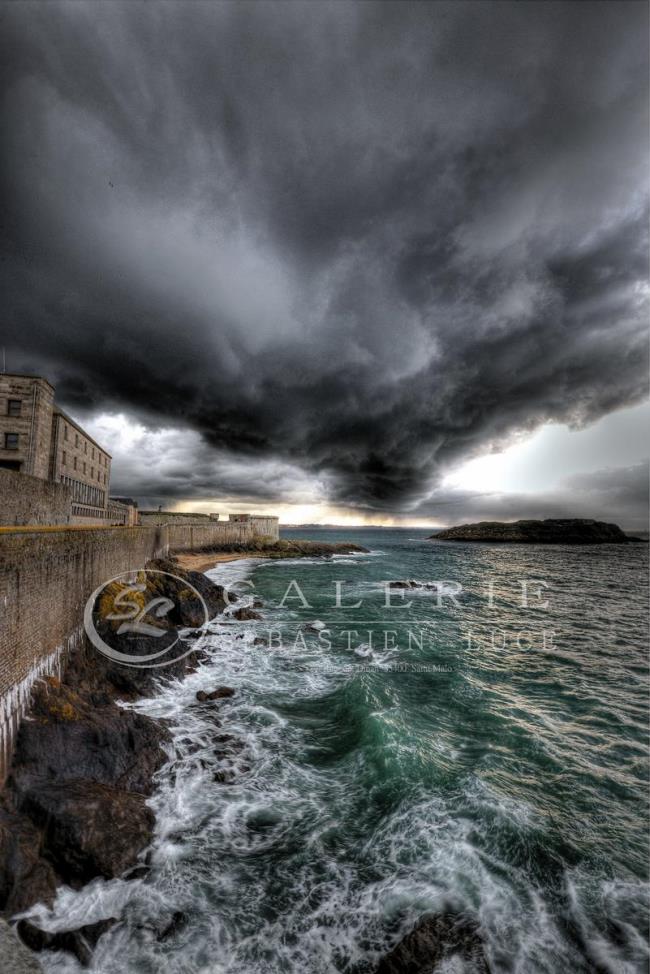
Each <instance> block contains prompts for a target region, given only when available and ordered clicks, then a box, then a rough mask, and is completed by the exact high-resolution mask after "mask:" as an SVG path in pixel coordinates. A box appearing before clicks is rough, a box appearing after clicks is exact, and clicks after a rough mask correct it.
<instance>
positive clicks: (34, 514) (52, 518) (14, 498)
mask: <svg viewBox="0 0 650 974" xmlns="http://www.w3.org/2000/svg"><path fill="white" fill-rule="evenodd" d="M71 509H72V490H71V488H70V487H68V486H66V484H56V483H53V482H52V481H51V480H41V479H40V478H39V477H31V476H30V475H29V474H25V473H18V472H17V471H14V470H2V469H0V524H2V525H7V526H15V525H24V524H32V525H34V524H69V523H70V518H71Z"/></svg>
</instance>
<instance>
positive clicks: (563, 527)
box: [428, 517, 641, 544]
mask: <svg viewBox="0 0 650 974" xmlns="http://www.w3.org/2000/svg"><path fill="white" fill-rule="evenodd" d="M428 540H429V541H489V542H500V543H510V544H629V543H630V542H635V541H636V542H638V541H640V540H641V539H640V538H632V537H630V536H629V535H627V534H624V532H623V531H622V530H621V529H620V528H619V526H618V525H617V524H607V523H606V522H605V521H592V520H589V519H587V518H579V517H575V518H548V519H547V520H545V521H532V520H531V521H509V522H508V521H478V522H477V523H476V524H459V525H457V526H456V527H453V528H446V529H445V530H444V531H440V532H439V533H438V534H432V535H431V536H430V537H429V538H428Z"/></svg>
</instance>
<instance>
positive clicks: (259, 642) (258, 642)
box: [253, 636, 269, 646]
mask: <svg viewBox="0 0 650 974" xmlns="http://www.w3.org/2000/svg"><path fill="white" fill-rule="evenodd" d="M268 644H269V641H268V639H265V637H264V636H256V637H255V639H254V640H253V646H268Z"/></svg>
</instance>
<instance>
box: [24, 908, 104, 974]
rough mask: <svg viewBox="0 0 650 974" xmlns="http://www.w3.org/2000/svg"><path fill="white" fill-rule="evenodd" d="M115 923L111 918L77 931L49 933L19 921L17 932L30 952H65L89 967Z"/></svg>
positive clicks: (89, 924) (88, 924) (27, 922)
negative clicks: (93, 953) (101, 938)
mask: <svg viewBox="0 0 650 974" xmlns="http://www.w3.org/2000/svg"><path fill="white" fill-rule="evenodd" d="M115 923H117V919H116V918H115V917H110V918H109V919H107V920H98V921H97V922H96V923H87V924H86V925H85V926H83V927H79V928H78V929H77V930H62V931H57V932H56V933H49V932H48V931H47V930H41V928H40V927H37V926H36V925H35V924H33V923H31V922H30V921H29V920H19V921H18V923H17V925H16V931H17V933H18V936H19V937H20V939H21V940H22V942H23V943H24V944H25V945H26V946H27V947H29V948H30V950H35V951H38V952H40V951H41V950H65V951H67V952H68V953H70V954H74V956H75V957H76V958H77V960H78V961H79V963H80V964H82V965H83V966H84V967H87V966H88V964H89V963H90V960H91V957H92V951H93V948H94V947H95V946H96V945H97V941H98V940H99V938H100V937H101V936H102V935H103V934H105V933H106V932H107V931H108V930H110V928H111V927H112V926H113V925H114V924H115Z"/></svg>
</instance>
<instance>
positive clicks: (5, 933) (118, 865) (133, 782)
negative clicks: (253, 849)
mask: <svg viewBox="0 0 650 974" xmlns="http://www.w3.org/2000/svg"><path fill="white" fill-rule="evenodd" d="M297 544H298V545H299V546H300V550H301V552H302V553H303V554H307V553H308V554H310V555H312V554H316V553H317V552H318V553H322V554H328V555H329V554H332V553H334V552H332V551H331V550H330V549H332V548H335V551H336V552H340V551H342V550H345V551H346V552H350V551H353V550H354V551H357V550H363V549H359V548H358V547H357V546H354V545H337V546H332V545H321V544H319V543H314V544H313V545H310V544H309V543H306V542H299V543H297ZM305 545H307V548H305ZM323 548H327V549H328V550H327V551H326V552H324V551H323V550H322V549H323ZM282 550H285V551H286V550H287V549H282ZM290 550H291V554H280V555H278V557H296V548H295V547H294V544H293V543H292V545H291V549H290ZM146 567H147V568H149V569H155V570H157V571H158V572H168V573H171V575H173V576H175V577H176V581H174V580H170V579H169V577H167V580H166V581H165V584H166V585H167V586H169V585H171V587H172V590H173V588H174V586H178V589H179V591H178V592H176V594H177V595H178V594H179V592H180V591H181V590H182V591H184V593H187V591H188V589H187V586H186V585H185V583H189V585H190V586H192V587H193V588H194V589H196V590H197V591H198V592H199V593H200V594H201V596H202V598H203V600H204V601H205V604H206V606H207V608H208V612H209V615H210V618H215V617H216V616H218V615H220V614H221V613H222V612H223V610H224V608H225V606H226V605H227V604H228V603H229V602H235V601H237V597H236V596H235V595H233V594H232V593H226V592H225V590H224V589H223V588H222V587H221V586H219V585H216V584H214V583H212V582H211V581H210V580H209V579H208V578H206V576H205V575H202V574H200V573H198V572H195V571H188V570H186V569H184V568H183V567H182V566H181V565H180V564H179V562H178V561H177V560H176V559H172V560H164V561H163V560H157V561H154V562H149V563H148V564H147V566H146ZM153 584H154V586H156V585H158V584H159V583H158V582H157V581H154V583H153ZM160 584H162V583H160ZM172 590H170V591H169V592H168V594H169V595H173V594H174V592H173V591H172ZM181 601H182V600H181ZM197 601H198V600H196V599H192V598H191V597H190V598H187V597H186V598H185V600H184V601H182V605H181V608H180V610H178V611H177V615H176V617H175V618H172V623H173V624H174V625H176V626H177V627H179V628H181V627H182V628H183V629H187V628H189V629H191V628H192V627H196V626H200V625H201V624H202V623H203V621H204V618H203V617H202V615H201V612H200V611H199V606H198V605H197ZM238 611H239V612H240V613H242V612H243V613H246V612H249V613H251V614H250V615H244V616H242V617H243V618H251V617H252V618H261V617H260V616H259V615H258V614H257V613H255V612H253V611H252V610H251V609H249V608H248V607H247V606H244V607H242V608H241V609H240V610H238ZM195 633H196V634H197V635H198V634H199V630H197V629H195ZM203 658H204V657H203V653H202V651H201V649H198V650H193V651H191V652H189V653H188V654H187V655H186V656H184V657H183V658H181V659H178V660H176V661H175V662H174V663H173V664H172V665H171V666H169V667H167V668H166V669H165V671H161V670H159V669H158V670H157V669H135V668H127V667H124V666H120V665H118V664H116V663H114V662H112V661H111V660H109V659H107V658H106V657H104V656H102V655H101V654H99V653H98V652H97V651H96V650H95V649H94V648H93V647H92V646H91V645H90V644H89V643H88V642H87V641H86V642H85V643H84V645H83V646H82V647H80V648H79V649H78V650H76V651H75V653H74V654H73V655H72V656H71V658H69V659H68V660H67V662H66V664H65V666H64V668H63V673H62V677H61V679H58V678H54V677H48V678H45V679H43V680H40V681H39V682H38V683H37V684H36V685H35V687H34V690H33V693H32V701H31V708H30V710H29V713H28V715H27V717H26V718H25V719H23V721H22V722H21V725H20V728H19V731H18V735H17V739H16V746H15V751H14V755H13V760H12V765H11V769H10V773H9V777H8V779H7V782H6V784H5V787H4V789H3V791H2V793H0V943H1V944H2V946H3V955H4V956H3V963H4V964H5V967H4V968H3V970H7V971H8V972H9V971H13V972H15V974H27V972H35V971H37V970H39V969H40V966H39V965H38V963H37V961H36V955H37V953H38V952H41V951H43V950H51V951H65V952H69V953H71V954H73V955H74V956H75V957H76V958H77V960H78V961H79V963H80V964H81V965H82V966H88V965H89V964H90V963H91V962H92V954H93V950H94V949H95V947H96V945H97V943H98V941H99V939H100V937H101V936H102V935H103V934H105V933H106V932H107V931H108V930H110V929H111V927H113V926H114V925H115V924H117V923H119V922H120V921H121V917H119V916H114V917H107V918H105V919H102V920H100V921H98V922H94V923H88V924H86V925H84V926H81V927H79V928H77V929H74V930H66V931H61V932H56V933H52V932H48V931H47V930H44V929H42V928H41V927H40V926H38V924H37V923H35V922H33V920H31V919H28V918H24V917H23V918H21V916H20V914H23V913H24V912H26V911H28V910H29V909H30V908H31V907H33V906H34V905H36V904H37V903H42V904H45V905H46V906H51V905H52V903H53V901H54V899H55V896H56V893H57V889H58V888H59V887H60V886H61V885H67V886H69V887H71V888H73V889H80V888H82V887H83V886H85V885H86V884H87V883H88V882H90V881H92V880H93V879H95V878H97V877H101V878H104V879H113V878H118V877H119V878H122V879H133V878H136V877H141V876H143V875H146V873H147V871H148V868H149V866H148V850H149V848H150V845H151V842H152V839H153V834H154V826H155V818H154V814H153V811H152V810H151V808H150V807H149V805H148V803H147V799H148V798H149V796H150V795H151V794H152V792H153V790H154V788H155V783H156V774H157V773H158V772H159V771H160V770H161V769H162V768H163V767H164V766H165V765H166V764H167V763H168V762H169V760H170V757H171V756H172V754H171V748H172V741H171V736H170V734H169V731H168V730H167V727H166V726H165V723H164V721H163V720H154V719H152V718H151V717H148V716H145V715H144V714H140V713H138V712H137V711H135V710H132V709H129V708H125V707H123V706H120V704H119V701H134V700H137V699H138V698H140V697H143V696H149V695H152V694H154V693H155V692H156V689H157V686H158V685H159V680H160V679H161V677H163V678H164V677H165V676H166V677H167V678H170V677H171V678H175V679H182V678H183V677H184V676H185V675H187V674H189V673H191V672H194V671H195V670H196V668H197V667H198V665H199V664H200V663H201V661H202V659H203ZM235 692H236V691H235V689H234V688H232V687H227V686H217V687H214V686H212V687H209V688H206V689H205V690H200V691H198V692H197V693H196V702H197V705H199V706H208V707H210V708H215V718H217V713H218V711H217V709H216V708H218V706H219V701H221V700H223V699H227V698H229V697H231V696H232V695H233V694H234V693H235ZM215 725H216V726H217V727H220V726H221V720H220V719H218V718H217V719H215ZM227 737H229V735H223V734H221V739H226V738H227ZM216 775H222V777H216V780H219V781H226V780H227V778H226V777H225V776H223V775H224V773H223V772H217V773H216ZM9 921H10V922H12V923H13V924H14V926H13V931H12V930H11V929H10V927H9V926H8V922H9ZM186 921H187V917H185V916H184V915H183V914H181V913H174V914H171V915H170V916H169V917H167V918H166V919H165V920H164V922H162V923H160V922H158V923H157V924H155V925H154V926H152V935H153V936H154V937H155V938H156V939H157V940H159V941H164V940H166V939H167V938H169V937H171V936H173V935H174V933H175V932H176V931H177V930H179V929H181V928H182V927H183V926H184V924H185V923H186ZM16 934H17V935H18V937H19V938H20V940H18V939H16V936H15V935H16ZM21 941H22V943H21ZM26 948H29V949H28V950H26ZM33 952H35V953H33ZM457 954H458V955H460V956H462V957H463V958H465V959H468V960H471V962H472V963H473V964H474V965H475V969H476V970H477V971H479V972H487V971H488V970H489V968H488V966H487V962H486V960H485V956H484V952H483V945H482V940H481V936H480V929H479V927H478V925H477V924H476V922H475V921H474V920H472V919H471V918H467V917H463V916H461V915H459V914H454V913H440V914H435V915H430V916H427V917H424V918H422V919H421V920H420V921H419V922H418V923H417V924H416V926H415V927H413V928H412V929H411V930H410V931H408V932H407V933H406V935H405V936H404V937H403V938H402V939H401V940H399V942H398V943H397V945H396V946H394V947H393V949H392V950H391V951H390V953H389V954H387V955H386V956H385V957H384V958H383V959H382V960H381V961H380V963H379V966H378V967H376V968H375V974H399V972H402V974H406V972H409V974H425V972H427V971H431V970H433V969H434V966H435V965H437V964H438V962H439V961H441V960H444V959H447V958H449V957H452V956H455V955H457Z"/></svg>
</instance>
